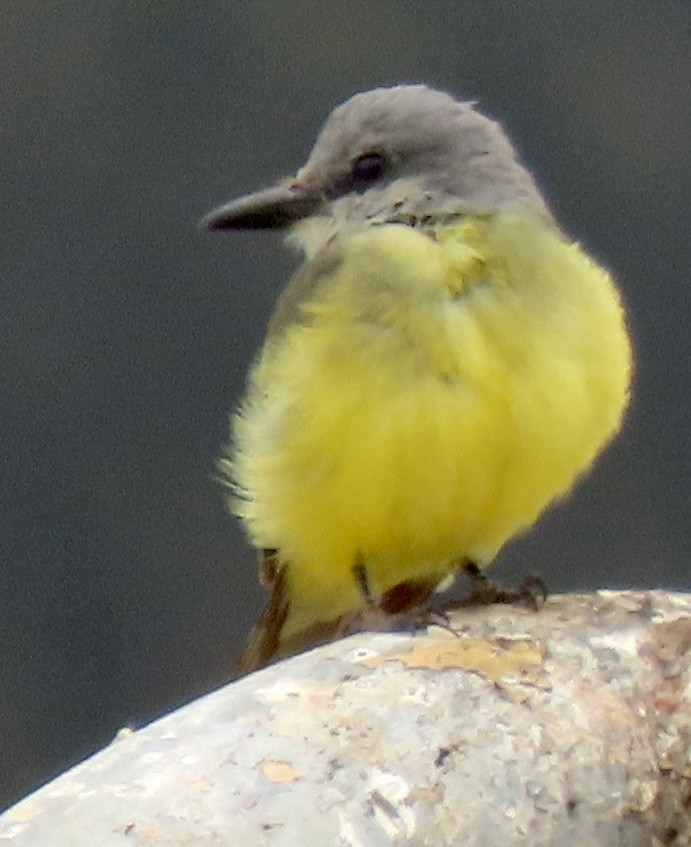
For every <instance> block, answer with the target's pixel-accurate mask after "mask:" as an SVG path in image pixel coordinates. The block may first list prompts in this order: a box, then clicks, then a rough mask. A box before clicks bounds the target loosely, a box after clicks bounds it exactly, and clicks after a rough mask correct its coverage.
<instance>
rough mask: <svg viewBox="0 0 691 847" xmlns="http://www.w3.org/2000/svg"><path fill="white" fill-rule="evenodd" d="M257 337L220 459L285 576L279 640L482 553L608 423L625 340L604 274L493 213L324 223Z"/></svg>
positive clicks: (534, 225)
mask: <svg viewBox="0 0 691 847" xmlns="http://www.w3.org/2000/svg"><path fill="white" fill-rule="evenodd" d="M323 250H324V251H329V253H328V254H327V255H326V256H324V255H322V256H321V257H316V258H315V259H313V260H312V261H313V262H317V259H319V262H318V265H319V266H320V267H321V268H322V270H321V271H320V273H319V275H318V278H317V279H314V280H312V281H311V283H310V285H309V286H307V289H306V290H307V294H306V295H305V296H304V297H303V299H302V303H301V306H300V308H299V311H298V313H297V315H296V318H295V319H294V320H293V321H292V322H290V323H288V325H287V326H284V327H281V328H280V330H278V331H276V332H275V333H274V334H273V335H270V337H269V338H268V340H267V342H266V345H265V348H264V350H263V352H262V355H261V357H260V359H259V361H258V363H257V365H256V366H255V369H254V371H253V375H252V377H251V381H250V388H249V392H248V396H247V398H246V400H245V402H244V404H243V406H242V408H241V411H240V412H239V414H238V415H237V416H236V418H235V422H234V438H233V448H232V453H231V454H230V457H229V459H228V460H227V461H226V463H225V464H226V466H227V471H228V473H229V475H230V476H231V478H232V480H233V484H234V486H235V489H236V491H237V496H236V497H235V498H234V503H233V508H234V510H235V511H236V513H237V514H238V515H240V516H241V517H242V518H243V519H244V521H245V522H246V525H247V527H248V529H249V532H250V534H251V536H252V540H253V542H254V544H255V545H257V546H258V547H260V548H275V549H277V550H278V551H279V559H280V563H281V566H282V567H285V568H286V569H287V572H286V583H287V591H288V595H289V610H288V616H287V619H286V621H285V623H284V625H283V626H282V631H281V639H283V638H287V637H289V636H291V634H294V633H295V632H298V631H300V630H302V629H304V628H305V627H309V626H310V625H312V624H314V623H315V622H317V621H320V620H329V619H333V618H336V617H338V616H340V615H343V614H345V613H348V612H350V611H353V610H354V609H357V608H358V606H360V605H361V604H362V602H363V597H362V593H361V588H360V587H359V586H358V584H357V581H356V580H355V579H354V577H353V566H354V564H356V563H357V562H361V563H362V564H363V565H364V567H365V568H366V571H367V577H368V581H369V585H370V588H371V590H372V593H373V595H374V596H375V597H377V596H380V595H381V594H382V593H384V592H385V591H387V590H388V589H390V588H392V586H395V585H397V584H398V583H401V582H404V581H406V580H415V579H418V578H419V579H424V580H432V581H436V580H441V579H443V577H444V576H445V575H447V574H448V573H449V572H450V571H451V570H453V569H454V568H455V567H457V566H458V564H459V563H460V562H461V561H462V560H464V559H472V560H473V561H475V562H476V563H478V564H480V565H483V564H487V563H489V562H490V561H491V559H492V558H493V557H494V556H495V555H496V553H497V551H498V550H499V548H500V547H501V546H502V545H503V544H504V543H505V542H506V541H507V540H508V539H509V538H511V537H512V536H513V535H514V534H516V533H517V532H520V531H521V530H523V529H525V528H527V527H528V526H530V525H531V524H532V523H533V522H534V521H535V520H536V519H537V517H538V516H539V514H540V513H541V512H542V511H543V510H544V509H545V508H546V507H547V506H548V505H549V503H550V502H552V501H553V500H554V499H555V498H557V497H559V496H560V495H563V494H564V493H565V492H567V491H568V490H569V488H570V487H571V486H572V484H573V483H574V480H575V479H576V478H577V477H578V475H579V474H580V473H582V472H583V471H584V470H585V469H587V468H588V466H589V465H590V464H591V463H592V462H593V460H594V458H595V457H596V455H597V453H598V452H599V451H600V450H601V448H602V447H603V446H604V444H605V443H606V442H607V441H608V440H609V439H610V438H611V437H612V436H613V435H614V434H615V432H616V431H617V429H618V428H619V426H620V422H621V418H622V413H623V410H624V408H625V405H626V402H627V395H628V386H629V378H630V360H631V359H630V357H631V354H630V347H629V342H628V337H627V333H626V329H625V326H624V318H623V312H622V308H621V304H620V301H619V296H618V294H617V291H616V289H615V286H614V285H613V283H612V280H611V279H610V277H609V276H608V274H607V273H606V272H605V271H604V270H603V269H602V268H600V267H599V266H597V265H596V264H595V263H594V262H593V261H592V260H591V259H589V258H588V256H587V255H585V253H584V252H583V251H582V250H581V249H580V247H579V246H578V245H576V244H574V243H570V242H569V241H568V240H567V239H565V237H564V236H563V235H562V234H561V233H559V232H558V231H557V230H556V229H555V228H554V227H553V226H552V225H551V224H549V223H547V222H545V220H543V219H542V218H540V217H538V216H537V215H535V216H533V215H531V214H530V213H527V212H523V213H517V212H510V211H501V212H497V213H496V214H494V215H491V216H487V217H474V218H465V219H461V220H460V222H459V221H458V220H457V221H455V222H453V223H450V224H448V225H445V226H441V225H439V226H437V227H436V228H434V229H431V230H421V229H414V228H411V227H408V226H399V225H395V224H390V225H383V226H370V227H368V228H366V229H361V230H358V231H354V232H352V233H351V234H347V233H343V234H341V235H339V237H338V238H337V239H335V240H334V241H333V242H332V243H331V244H329V245H328V246H326V247H324V248H323Z"/></svg>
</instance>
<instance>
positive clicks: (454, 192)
mask: <svg viewBox="0 0 691 847" xmlns="http://www.w3.org/2000/svg"><path fill="white" fill-rule="evenodd" d="M511 206H513V207H523V208H528V209H530V210H532V211H534V212H536V213H537V214H540V215H544V216H549V211H548V209H547V206H546V204H545V202H544V200H543V198H542V195H541V194H540V191H539V189H538V188H537V186H536V184H535V182H534V180H533V177H532V176H531V174H530V172H529V171H528V170H527V169H526V168H525V167H524V166H523V165H522V164H521V163H520V161H519V160H518V158H517V156H516V153H515V151H514V149H513V147H512V145H511V142H510V141H509V139H508V137H507V136H506V134H505V132H504V130H503V129H502V127H501V125H500V124H498V123H496V122H495V121H493V120H491V119H490V118H487V117H485V116H484V115H482V114H481V113H480V112H478V111H477V110H476V109H475V105H474V104H473V103H469V102H459V101H457V100H454V98H453V97H451V96H450V95H449V94H445V93H443V92H441V91H435V90H433V89H430V88H427V87H426V86H424V85H401V86H395V87H393V88H376V89H374V90H372V91H366V92H363V93H360V94H356V95H355V96H353V97H351V98H350V100H348V101H346V102H345V103H344V104H342V105H341V106H338V107H337V108H336V109H334V111H333V112H332V113H331V115H330V116H329V118H328V119H327V121H326V123H325V125H324V127H323V129H322V131H321V132H320V134H319V136H318V138H317V140H316V142H315V145H314V148H313V149H312V152H311V153H310V156H309V158H308V160H307V162H306V163H305V165H304V166H303V167H302V168H300V170H299V171H298V172H297V174H296V175H295V176H294V177H292V178H290V179H287V180H283V181H281V182H280V183H278V184H277V185H275V186H273V187H271V188H268V189H265V190H263V191H259V192H256V193H254V194H249V195H247V196H245V197H241V198H239V199H237V200H233V201H231V202H230V203H227V204H225V205H223V206H220V207H219V208H217V209H214V210H213V211H212V212H210V213H209V214H208V215H207V216H206V217H205V218H204V220H203V222H202V223H203V225H205V226H206V227H208V228H209V229H264V228H286V227H289V228H290V229H291V230H292V231H293V233H294V235H295V236H296V237H297V240H298V241H300V242H301V243H302V246H303V247H305V249H306V250H307V251H308V252H310V253H311V252H313V251H314V250H315V249H316V248H318V247H319V246H321V244H323V243H324V242H325V241H326V240H328V238H329V237H330V236H331V235H332V234H333V233H334V232H337V231H339V230H341V229H344V228H347V227H358V226H364V225H376V224H382V223H401V224H407V225H410V226H425V225H430V224H431V225H433V224H435V223H437V222H439V221H442V220H444V219H445V218H450V217H455V216H460V215H466V214H490V213H492V212H493V211H496V210H497V209H500V208H506V207H511Z"/></svg>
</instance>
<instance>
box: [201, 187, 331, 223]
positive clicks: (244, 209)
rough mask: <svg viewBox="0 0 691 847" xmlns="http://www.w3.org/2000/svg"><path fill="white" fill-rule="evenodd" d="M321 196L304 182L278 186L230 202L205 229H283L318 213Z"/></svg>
mask: <svg viewBox="0 0 691 847" xmlns="http://www.w3.org/2000/svg"><path fill="white" fill-rule="evenodd" d="M323 202H324V198H323V196H322V195H321V194H319V193H318V192H316V191H315V190H314V189H312V188H309V187H307V186H305V185H303V184H302V183H299V182H292V183H287V184H285V185H275V186H273V187H272V188H266V189H264V190H263V191H257V192H255V193H254V194H247V195H245V197H239V198H238V199H237V200H231V201H230V203H226V204H224V205H223V206H219V207H218V208H217V209H213V210H212V211H211V212H209V213H208V214H207V215H205V216H204V217H203V218H202V219H201V221H200V226H202V227H204V228H205V229H282V228H284V227H287V226H290V225H291V224H293V223H295V222H296V221H299V220H302V219H303V218H307V217H309V216H310V215H313V214H314V213H315V212H317V211H318V209H319V207H320V206H321V205H322V203H323Z"/></svg>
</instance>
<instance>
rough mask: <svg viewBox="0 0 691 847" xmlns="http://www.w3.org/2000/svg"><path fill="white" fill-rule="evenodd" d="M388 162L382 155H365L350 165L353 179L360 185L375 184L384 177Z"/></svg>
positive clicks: (358, 157)
mask: <svg viewBox="0 0 691 847" xmlns="http://www.w3.org/2000/svg"><path fill="white" fill-rule="evenodd" d="M385 169H386V160H385V159H384V157H383V156H382V154H381V153H363V154H362V155H360V156H357V157H356V158H355V159H353V161H352V162H351V165H350V174H351V176H352V178H353V179H354V180H355V181H356V182H359V183H369V182H374V181H375V180H377V179H379V178H380V177H381V176H383V175H384V170H385Z"/></svg>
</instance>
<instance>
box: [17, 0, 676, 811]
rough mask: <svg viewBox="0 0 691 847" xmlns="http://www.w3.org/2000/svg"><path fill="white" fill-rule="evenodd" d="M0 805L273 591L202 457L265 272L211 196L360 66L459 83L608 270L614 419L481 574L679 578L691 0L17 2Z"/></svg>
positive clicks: (220, 196) (272, 287) (362, 73)
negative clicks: (598, 452)
mask: <svg viewBox="0 0 691 847" xmlns="http://www.w3.org/2000/svg"><path fill="white" fill-rule="evenodd" d="M1 18H2V20H1V24H0V91H1V93H2V97H1V101H0V103H1V106H2V112H1V117H0V149H1V150H2V157H1V159H0V161H1V164H0V168H1V169H2V174H1V176H2V182H1V185H0V204H1V207H2V229H1V231H0V249H1V250H2V259H1V263H0V267H1V273H2V286H1V288H0V290H1V292H2V299H3V300H4V302H3V304H2V308H1V310H0V315H1V318H2V321H3V324H4V326H3V330H2V335H1V336H0V338H1V339H2V340H1V342H0V343H1V348H2V377H3V390H2V392H1V394H0V402H1V403H2V406H3V409H2V426H3V433H2V438H1V440H0V461H1V474H0V484H1V485H2V499H1V508H2V512H1V516H0V541H1V543H2V560H3V561H2V569H1V570H0V639H1V651H0V756H1V759H0V805H4V804H7V803H9V802H10V801H11V800H13V799H14V798H16V797H17V796H19V795H20V794H22V793H25V792H26V791H28V790H29V789H31V788H32V787H34V786H36V785H37V784H38V783H39V782H41V781H43V780H45V779H47V778H48V777H50V776H51V775H52V774H54V773H56V772H57V771H59V770H62V769H64V768H65V767H66V766H67V765H69V764H71V763H73V762H74V761H76V760H77V759H78V758H80V757H82V756H84V755H85V754H87V753H89V752H90V751H92V750H94V749H95V748H97V747H99V746H101V745H103V744H104V743H105V742H107V741H108V739H109V738H110V737H111V736H112V735H113V734H114V733H115V732H116V730H117V729H118V728H119V727H121V726H123V725H126V724H134V725H138V724H141V723H143V722H146V721H148V720H150V719H151V718H153V717H155V716H157V715H160V714H162V713H164V712H166V711H168V710H170V709H171V708H173V707H174V706H176V705H177V704H180V703H182V702H184V701H187V700H190V699H192V698H194V697H195V696H197V695H198V694H200V693H202V692H205V691H208V690H210V689H212V688H213V687H215V686H217V685H219V684H220V683H222V682H223V681H224V680H226V679H227V678H228V677H229V675H230V672H231V668H232V663H233V660H234V658H235V657H236V656H237V654H238V651H239V649H240V646H241V643H242V640H243V638H244V635H245V633H246V631H247V629H248V628H249V627H250V625H251V624H252V622H253V621H254V620H255V618H256V616H257V614H258V612H259V609H260V606H261V602H262V596H261V591H260V589H259V588H258V586H257V585H256V576H255V567H254V560H253V555H252V553H251V551H249V550H248V548H247V545H246V543H245V541H244V539H243V536H242V533H241V532H240V531H239V529H238V527H237V526H236V525H235V523H234V521H233V519H231V518H230V517H229V516H228V515H227V514H226V511H225V508H224V505H223V501H222V496H221V492H220V490H219V488H218V486H217V485H216V484H215V483H214V481H213V479H212V477H213V468H214V460H215V457H216V455H217V454H218V452H219V447H220V444H221V442H222V441H223V438H224V433H225V427H226V420H227V416H228V412H229V410H230V409H231V408H232V406H233V404H234V403H235V402H236V400H237V398H238V395H239V393H240V392H241V390H242V386H243V380H244V374H245V371H246V368H247V366H248V364H249V362H250V360H251V357H252V356H253V354H254V352H255V351H256V349H257V347H258V345H259V343H260V340H261V335H262V326H263V324H264V322H265V321H266V318H267V316H268V313H269V311H270V308H271V304H272V301H273V299H274V297H275V296H276V292H277V291H278V289H279V288H280V286H281V285H282V284H283V282H284V281H285V279H286V278H287V276H288V274H289V272H290V270H291V268H292V267H294V265H295V262H296V257H295V256H291V255H290V254H289V253H288V252H287V251H286V250H284V248H283V247H282V245H281V243H280V238H279V237H278V236H275V235H271V234H259V233H256V234H236V235H225V236H224V235H218V234H216V235H212V234H208V233H205V232H201V231H199V230H198V229H197V228H196V221H197V219H198V218H199V216H200V215H202V214H203V213H204V212H206V211H207V210H208V209H209V208H210V207H211V206H212V205H214V204H216V203H218V202H220V201H223V200H225V199H227V198H229V197H230V196H232V195H234V194H237V193H240V192H243V191H245V190H248V189H251V188H254V187H259V186H262V185H265V184H267V183H269V182H270V181H271V180H273V179H274V178H275V177H277V176H281V175H284V174H287V173H289V172H291V171H293V170H294V169H295V168H296V167H297V166H298V165H299V164H300V163H301V161H302V160H303V159H304V157H305V156H306V154H307V152H308V150H309V148H310V146H311V143H312V140H313V138H314V135H315V133H316V131H317V129H318V127H319V126H320V124H321V122H322V120H323V119H324V117H325V116H326V114H327V113H328V112H329V110H330V109H331V108H332V107H333V106H334V105H335V104H336V103H338V102H340V101H342V100H343V99H345V98H346V97H347V96H349V95H350V94H351V93H353V92H354V91H356V90H358V89H362V88H368V87H372V86H374V85H376V84H390V83H394V82H401V81H403V82H409V81H420V80H422V81H426V82H428V83H430V84H432V85H435V86H438V87H442V88H446V89H448V90H451V91H453V92H454V93H456V94H458V95H461V96H464V97H466V98H471V97H472V98H477V99H479V100H480V101H481V103H482V105H483V108H484V109H485V110H486V111H488V112H489V113H490V114H493V115H494V116H496V117H499V118H500V119H502V120H503V121H504V122H505V123H506V124H507V126H508V127H509V130H510V132H511V134H512V136H513V138H514V139H515V140H516V142H517V144H518V145H519V147H520V149H521V150H522V151H523V154H524V157H525V159H526V160H527V161H528V162H529V163H530V164H531V165H532V166H533V167H534V168H535V170H536V171H537V172H538V174H539V176H540V179H541V182H542V184H543V185H544V187H545V190H546V192H547V194H548V196H549V197H550V199H551V201H552V203H553V205H554V207H555V209H556V210H557V213H558V216H559V218H560V220H561V222H562V223H563V225H564V226H565V227H566V228H567V229H568V230H569V231H570V232H572V234H573V235H574V236H575V237H577V238H578V239H581V240H582V241H584V242H585V243H586V244H587V245H588V247H589V248H590V250H591V251H592V252H593V253H594V255H596V256H597V257H599V258H600V259H601V260H602V261H603V262H604V263H605V264H606V265H608V266H609V267H611V268H612V269H613V270H614V271H615V273H616V274H617V276H618V278H619V280H620V282H621V286H622V288H623V290H624V292H625V297H626V300H627V302H628V305H629V310H630V324H631V330H632V333H633V336H634V339H635V344H636V348H637V376H636V390H635V396H634V400H633V405H632V408H631V410H630V414H629V417H628V420H627V424H626V427H625V430H624V432H623V434H622V435H621V437H620V438H619V439H618V441H617V442H616V444H615V445H614V446H613V447H612V448H611V449H610V450H609V451H608V453H607V454H606V456H605V457H604V458H603V459H602V460H601V461H600V462H599V464H598V467H597V470H596V472H595V473H594V474H593V475H592V476H591V477H590V478H589V479H588V480H587V481H586V482H584V483H583V484H582V485H581V486H580V487H579V488H578V490H577V492H576V493H575V495H574V496H573V497H572V498H570V499H569V500H568V502H566V503H565V504H563V505H561V506H559V507H558V508H556V509H554V510H553V511H552V512H551V513H550V514H549V515H548V516H547V517H546V518H545V519H544V520H543V521H542V522H541V523H540V525H539V527H538V528H537V529H536V530H535V531H534V532H533V533H531V534H530V535H529V536H528V537H527V538H525V539H522V540H520V541H518V542H517V543H515V544H513V545H511V547H510V549H509V550H508V551H507V552H506V553H505V555H504V556H503V560H502V565H500V567H499V568H498V569H497V571H496V573H497V574H499V575H500V576H503V577H505V578H518V577H520V575H521V574H525V573H526V572H527V571H528V570H535V569H536V570H539V571H540V572H541V573H542V575H543V576H544V578H545V579H546V581H547V582H548V584H549V585H550V587H551V588H552V589H554V590H569V589H582V588H593V587H597V586H613V587H614V586H667V587H672V588H683V587H686V588H687V589H688V588H691V576H690V569H689V554H690V552H691V525H690V523H689V492H690V487H689V477H690V472H691V428H690V427H689V388H690V387H691V384H690V382H691V381H690V380H689V358H690V356H691V332H690V331H689V327H688V316H689V306H690V305H691V286H690V282H691V279H690V274H689V271H690V269H691V256H690V253H691V247H690V239H689V199H690V197H691V191H690V188H691V186H690V182H691V178H690V176H689V174H690V171H689V164H688V159H689V149H690V147H691V106H690V100H691V98H690V96H689V95H690V86H691V4H690V3H689V2H688V0H678V2H673V0H649V1H648V2H644V1H643V0H641V1H640V2H635V0H580V2H578V3H574V2H573V0H531V2H530V3H520V2H515V0H505V2H492V0H468V2H450V0H446V2H420V0H414V2H412V1H411V2H407V0H379V2H376V3H374V2H371V1H370V0H362V2H348V0H345V1H344V0H322V2H313V3H310V2H301V0H295V2H289V0H285V2H280V0H276V2H260V0H255V2H239V1H238V2H233V0H223V2H220V0H211V1H210V2H209V0H207V2H205V3H197V2H191V0H177V1H176V0H168V1H167V2H166V3H143V2H133V0H132V2H127V1H126V0H118V2H114V0H110V2H107V0H101V2H98V3H94V2H93V0H88V2H87V1H86V0H85V1H84V2H79V0H66V2H63V3H55V4H49V3H45V2H44V1H43V0H21V2H15V0H4V2H3V4H2V12H1Z"/></svg>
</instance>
